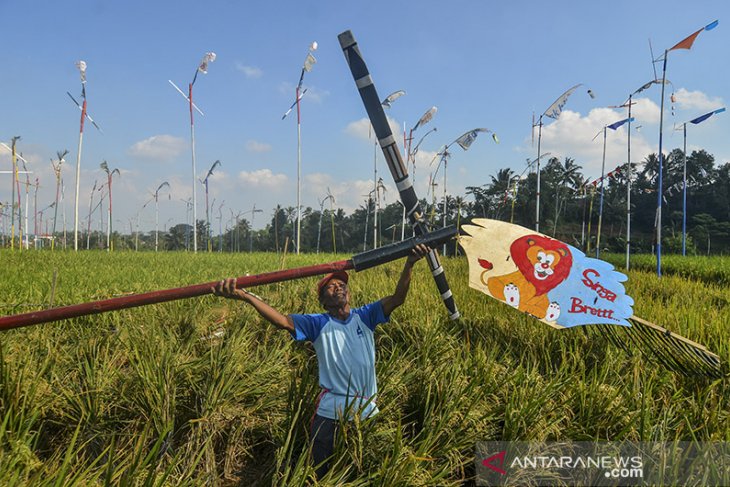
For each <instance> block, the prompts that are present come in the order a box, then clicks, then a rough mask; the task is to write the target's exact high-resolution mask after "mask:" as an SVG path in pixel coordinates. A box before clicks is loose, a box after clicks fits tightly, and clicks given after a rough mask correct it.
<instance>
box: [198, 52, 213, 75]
mask: <svg viewBox="0 0 730 487" xmlns="http://www.w3.org/2000/svg"><path fill="white" fill-rule="evenodd" d="M215 57H216V56H215V53H214V52H206V53H205V56H203V59H202V60H201V61H200V66H198V71H200V72H201V73H203V74H208V64H209V63H212V62H213V61H215Z"/></svg>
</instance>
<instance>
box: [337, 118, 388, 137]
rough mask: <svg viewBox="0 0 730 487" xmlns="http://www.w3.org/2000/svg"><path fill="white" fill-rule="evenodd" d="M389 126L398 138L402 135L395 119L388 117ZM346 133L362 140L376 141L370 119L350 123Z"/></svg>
mask: <svg viewBox="0 0 730 487" xmlns="http://www.w3.org/2000/svg"><path fill="white" fill-rule="evenodd" d="M388 125H390V130H391V131H392V132H393V134H395V135H396V137H397V136H398V134H400V133H401V130H402V129H401V128H400V126H399V124H398V122H397V121H396V120H395V119H393V118H391V117H388ZM345 133H346V134H349V135H352V136H353V137H357V138H358V139H361V140H371V141H374V140H375V139H374V137H375V133H374V132H373V131H372V129H371V128H370V120H369V119H368V118H361V119H360V120H356V121H354V122H350V123H349V124H347V127H345ZM396 140H399V139H396Z"/></svg>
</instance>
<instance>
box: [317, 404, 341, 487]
mask: <svg viewBox="0 0 730 487" xmlns="http://www.w3.org/2000/svg"><path fill="white" fill-rule="evenodd" d="M337 428H338V421H336V420H334V419H329V418H325V417H322V416H320V415H318V414H315V415H314V418H313V419H312V428H311V430H310V435H311V438H312V464H313V465H314V468H315V471H316V473H317V477H322V476H323V475H324V474H326V473H327V471H329V469H330V457H331V456H332V451H333V450H334V447H335V436H336V435H337Z"/></svg>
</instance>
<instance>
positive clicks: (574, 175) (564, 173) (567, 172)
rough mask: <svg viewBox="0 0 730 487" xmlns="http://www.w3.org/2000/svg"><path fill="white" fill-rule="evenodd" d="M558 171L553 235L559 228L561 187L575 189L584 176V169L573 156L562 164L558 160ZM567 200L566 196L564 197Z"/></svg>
mask: <svg viewBox="0 0 730 487" xmlns="http://www.w3.org/2000/svg"><path fill="white" fill-rule="evenodd" d="M556 162H557V164H556V169H557V170H558V173H557V180H556V183H557V186H556V188H555V220H554V221H553V235H555V233H556V232H557V229H558V216H559V215H560V193H561V189H565V188H566V187H567V188H570V189H573V190H575V189H576V188H577V187H579V186H580V185H581V180H582V179H583V177H582V176H581V174H580V170H581V169H583V168H582V166H579V165H578V164H576V163H575V160H574V159H573V158H572V157H566V158H565V161H564V162H563V163H562V164H561V163H560V161H556ZM563 202H565V198H563Z"/></svg>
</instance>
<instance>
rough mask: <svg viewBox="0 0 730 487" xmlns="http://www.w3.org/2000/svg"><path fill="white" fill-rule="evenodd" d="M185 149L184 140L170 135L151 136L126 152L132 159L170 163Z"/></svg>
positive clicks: (185, 143)
mask: <svg viewBox="0 0 730 487" xmlns="http://www.w3.org/2000/svg"><path fill="white" fill-rule="evenodd" d="M186 147H187V142H186V141H185V139H182V138H180V137H174V136H172V135H153V136H152V137H150V138H148V139H145V140H141V141H139V142H137V143H135V144H134V145H132V147H130V148H129V149H128V150H127V153H128V154H129V155H131V156H133V157H139V158H141V159H151V160H158V161H171V160H173V159H174V158H176V157H177V156H179V155H180V154H181V153H182V152H183V151H184V150H185V149H186Z"/></svg>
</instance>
